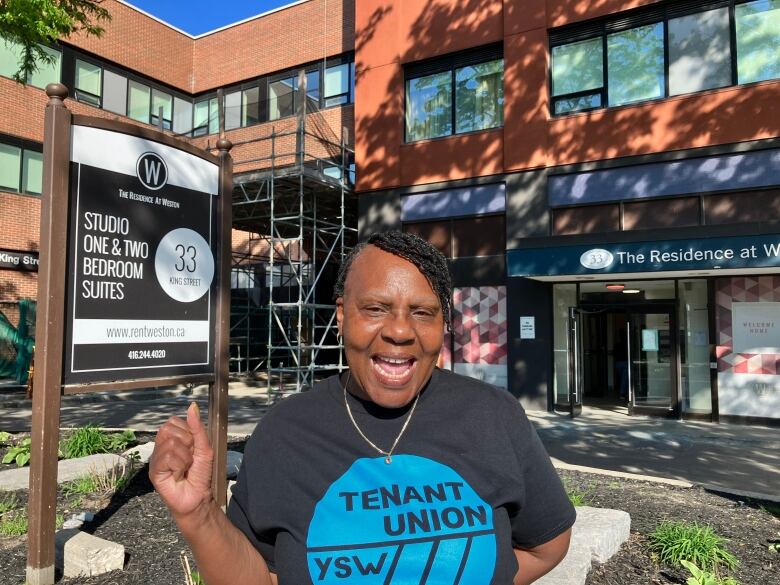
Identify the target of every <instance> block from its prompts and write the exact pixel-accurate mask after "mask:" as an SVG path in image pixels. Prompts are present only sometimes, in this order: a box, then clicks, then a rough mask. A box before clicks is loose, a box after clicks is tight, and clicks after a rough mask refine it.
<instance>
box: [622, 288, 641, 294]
mask: <svg viewBox="0 0 780 585" xmlns="http://www.w3.org/2000/svg"><path fill="white" fill-rule="evenodd" d="M641 292H642V291H641V290H639V289H638V288H624V289H623V294H624V295H635V294H639V293H641Z"/></svg>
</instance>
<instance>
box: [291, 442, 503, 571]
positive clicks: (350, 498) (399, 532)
mask: <svg viewBox="0 0 780 585" xmlns="http://www.w3.org/2000/svg"><path fill="white" fill-rule="evenodd" d="M306 546H307V561H308V565H309V574H310V575H311V579H312V582H314V583H318V584H319V583H322V584H324V585H330V584H335V583H339V584H343V583H350V585H352V584H358V585H383V584H392V585H413V584H415V585H416V584H419V583H426V585H454V584H456V583H468V584H469V585H483V584H484V585H487V584H488V583H490V581H491V579H492V577H493V571H494V570H495V565H496V536H495V532H494V529H493V509H492V508H491V507H490V506H489V505H488V504H487V503H486V502H485V501H484V500H483V499H482V498H480V497H479V495H478V494H477V493H476V492H475V491H474V489H473V488H472V487H471V486H470V485H469V484H467V483H466V482H465V481H464V480H463V478H462V477H461V476H460V475H459V474H458V473H456V472H455V471H454V470H453V469H451V468H450V467H447V466H446V465H442V464H441V463H438V462H436V461H432V460H430V459H426V458H424V457H417V456H415V455H395V456H394V457H393V461H392V463H391V464H389V465H388V464H387V463H386V462H385V458H384V457H379V458H376V459H368V458H366V459H358V460H357V461H355V463H353V464H352V467H350V468H349V470H348V471H347V472H346V473H345V474H344V475H342V476H341V477H340V478H339V479H337V480H336V481H335V482H334V483H333V484H332V485H331V486H330V488H328V491H327V492H326V493H325V495H324V496H323V498H322V499H321V500H320V501H319V502H318V503H317V505H316V507H315V509H314V516H313V517H312V520H311V523H310V524H309V534H308V537H307V540H306Z"/></svg>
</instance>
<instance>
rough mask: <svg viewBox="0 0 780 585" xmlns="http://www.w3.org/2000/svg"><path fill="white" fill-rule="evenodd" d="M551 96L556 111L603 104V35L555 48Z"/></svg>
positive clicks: (583, 108) (596, 106) (586, 108)
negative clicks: (601, 37)
mask: <svg viewBox="0 0 780 585" xmlns="http://www.w3.org/2000/svg"><path fill="white" fill-rule="evenodd" d="M552 65H553V66H552V95H553V97H558V96H570V97H568V98H561V99H554V100H553V103H554V104H555V107H554V111H555V113H556V114H564V113H566V112H573V111H577V110H590V109H593V108H598V107H600V106H601V103H602V102H601V91H602V88H603V87H604V55H603V43H602V41H601V39H600V38H598V39H589V40H587V41H579V42H576V43H570V44H568V45H560V46H558V47H553V49H552Z"/></svg>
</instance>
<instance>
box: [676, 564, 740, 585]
mask: <svg viewBox="0 0 780 585" xmlns="http://www.w3.org/2000/svg"><path fill="white" fill-rule="evenodd" d="M680 562H681V563H682V566H683V567H685V568H686V569H688V572H689V573H690V574H691V576H690V577H688V580H687V581H686V582H685V583H686V584H687V585H739V581H737V580H736V579H734V577H724V578H722V579H721V578H720V577H718V576H717V575H716V574H715V573H710V572H709V571H705V570H703V569H700V568H699V567H697V566H696V565H694V564H693V563H691V562H689V561H680Z"/></svg>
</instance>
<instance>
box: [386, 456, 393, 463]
mask: <svg viewBox="0 0 780 585" xmlns="http://www.w3.org/2000/svg"><path fill="white" fill-rule="evenodd" d="M392 462H393V458H392V457H390V455H388V456H387V457H385V463H387V464H388V465H390V464H391V463H392Z"/></svg>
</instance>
